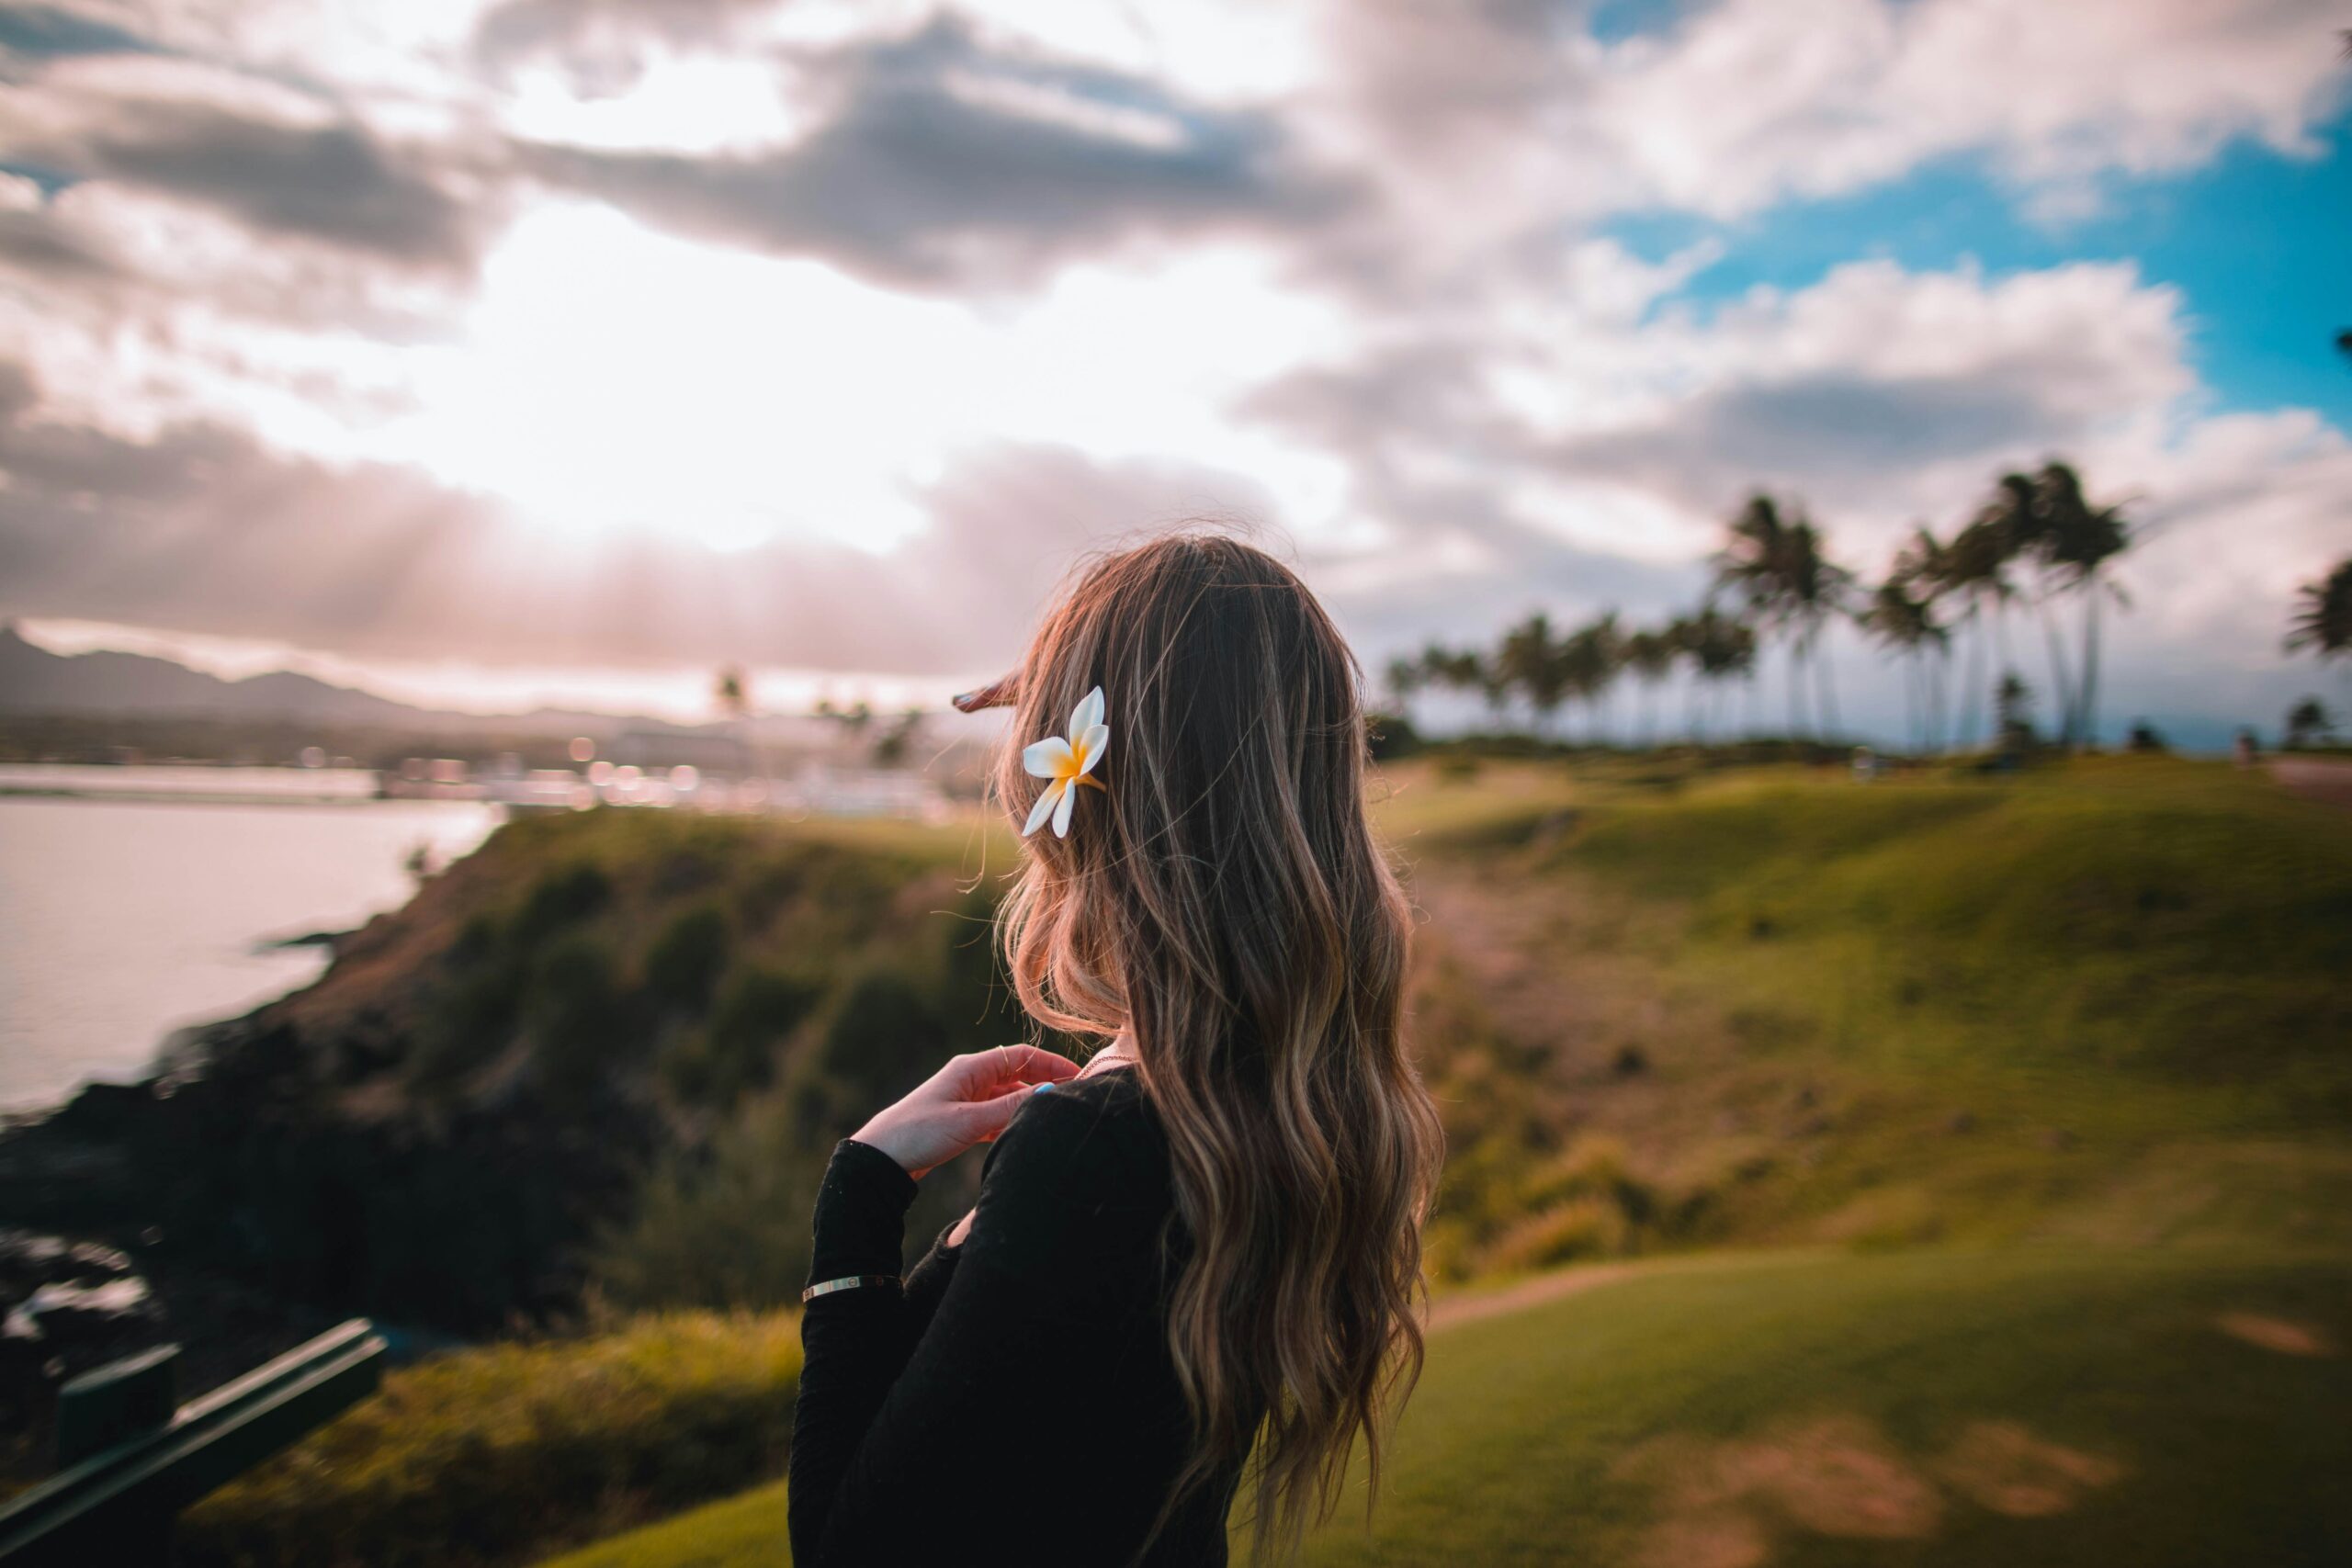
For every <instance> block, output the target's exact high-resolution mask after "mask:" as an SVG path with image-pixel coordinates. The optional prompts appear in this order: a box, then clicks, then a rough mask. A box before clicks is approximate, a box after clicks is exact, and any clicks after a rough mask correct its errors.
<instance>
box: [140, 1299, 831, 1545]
mask: <svg viewBox="0 0 2352 1568" xmlns="http://www.w3.org/2000/svg"><path fill="white" fill-rule="evenodd" d="M799 1377H800V1337H799V1328H798V1320H797V1317H794V1316H791V1315H788V1314H768V1315H762V1316H751V1315H736V1316H722V1315H718V1314H673V1315H668V1316H662V1317H655V1318H647V1319H642V1320H639V1321H638V1322H636V1323H634V1324H631V1325H628V1326H627V1327H626V1328H624V1329H621V1330H620V1331H618V1332H616V1333H612V1334H609V1335H604V1336H599V1337H593V1338H586V1339H578V1340H566V1341H543V1342H539V1343H536V1344H506V1345H497V1346H490V1347H485V1348H481V1349H472V1350H462V1351H458V1352H456V1353H454V1354H451V1355H447V1356H442V1357H438V1358H436V1359H433V1360H429V1361H425V1362H423V1363H420V1364H419V1365H416V1366H413V1367H409V1368H405V1369H403V1370H401V1371H395V1372H393V1373H392V1374H391V1375H390V1377H388V1378H387V1379H386V1380H385V1383H384V1389H383V1392H382V1393H380V1394H379V1395H377V1396H376V1397H375V1398H373V1399H370V1400H368V1401H366V1402H365V1403H363V1404H360V1405H358V1406H357V1407H356V1408H355V1409H353V1410H351V1411H349V1412H348V1413H346V1414H345V1416H342V1417H341V1418H340V1419H338V1420H336V1421H334V1422H333V1423H331V1424H330V1425H328V1426H326V1427H322V1428H321V1429H320V1430H319V1431H317V1432H315V1433H313V1434H311V1436H310V1437H308V1438H304V1439H303V1440H302V1441H301V1442H300V1443H298V1444H296V1445H295V1446H294V1447H293V1448H292V1449H290V1450H288V1451H287V1452H285V1453H283V1454H281V1455H279V1456H278V1457H277V1458H276V1459H273V1460H271V1461H268V1462H267V1463H266V1464H264V1465H262V1466H260V1467H259V1468H258V1469H255V1470H254V1471H252V1472H248V1473H247V1474H246V1475H245V1476H243V1478H241V1479H240V1480H237V1481H235V1482H232V1483H230V1484H229V1485H228V1486H225V1487H223V1488H222V1489H221V1490H220V1491H219V1492H216V1493H214V1494H213V1495H211V1496H210V1497H209V1498H207V1499H205V1500H204V1501H203V1502H202V1503H199V1504H198V1505H197V1506H196V1507H195V1508H193V1509H191V1510H190V1511H189V1512H188V1513H187V1515H186V1516H185V1517H184V1518H183V1519H182V1521H181V1525H180V1531H179V1551H180V1561H181V1562H182V1563H183V1564H185V1565H187V1568H227V1565H231V1564H235V1565H238V1568H279V1565H281V1564H282V1565H287V1568H291V1565H293V1564H298V1563H299V1564H301V1565H303V1568H346V1565H349V1568H356V1565H357V1564H361V1563H366V1564H368V1565H370V1568H408V1565H410V1564H417V1565H424V1564H433V1565H435V1568H489V1565H492V1564H505V1563H514V1562H528V1561H533V1560H535V1559H536V1558H537V1557H538V1556H539V1555H541V1554H543V1553H545V1552H548V1551H554V1550H556V1549H558V1548H560V1547H562V1546H566V1545H570V1544H573V1543H576V1542H579V1541H583V1540H593V1539H595V1538H597V1537H600V1536H603V1535H606V1534H609V1533H612V1532H613V1531H615V1530H618V1529H626V1528H628V1526H630V1525H632V1524H634V1523H637V1522H639V1521H640V1520H643V1519H646V1518H650V1517H656V1516H658V1515H661V1514H664V1513H668V1512H671V1511H673V1510H675V1509H677V1508H680V1507H684V1506H687V1505H689V1504H692V1503H695V1502H698V1501H700V1500H702V1499H703V1498H706V1497H711V1496H717V1495H721V1494H725V1493H729V1492H733V1491H737V1490H739V1489H741V1488H742V1487H744V1486H747V1485H750V1484H751V1483H753V1482H756V1481H758V1480H760V1479H762V1478H763V1477H765V1476H768V1475H772V1474H775V1473H776V1472H778V1471H780V1470H781V1469H782V1468H783V1464H784V1459H785V1455H786V1446H787V1443H788V1441H789V1438H790V1436H791V1427H792V1402H793V1396H794V1393H795V1391H796V1390H797V1387H798V1384H799Z"/></svg>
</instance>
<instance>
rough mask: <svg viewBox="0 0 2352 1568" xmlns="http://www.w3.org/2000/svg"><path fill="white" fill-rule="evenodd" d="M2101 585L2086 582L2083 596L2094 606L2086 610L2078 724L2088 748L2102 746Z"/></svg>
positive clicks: (2078, 701) (2090, 605) (2093, 580)
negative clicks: (2080, 713) (2099, 724)
mask: <svg viewBox="0 0 2352 1568" xmlns="http://www.w3.org/2000/svg"><path fill="white" fill-rule="evenodd" d="M2100 586H2101V584H2100V582H2099V581H2098V577H2097V576H2092V577H2089V578H2086V579H2085V580H2084V589H2083V592H2085V593H2086V594H2087V595H2089V598H2090V603H2089V604H2086V605H2085V606H2084V607H2083V683H2082V687H2081V690H2080V691H2079V693H2078V694H2077V695H2076V698H2075V701H2076V702H2077V703H2078V704H2079V705H2080V706H2081V708H2082V716H2081V718H2080V719H2079V720H2077V732H2078V733H2079V734H2080V735H2081V736H2082V740H2083V744H2084V745H2085V746H2086V747H2091V746H2097V745H2098V602H2099V600H2100V599H2101V598H2102V597H2104V595H2103V594H2101V593H2100V592H2099V589H2100Z"/></svg>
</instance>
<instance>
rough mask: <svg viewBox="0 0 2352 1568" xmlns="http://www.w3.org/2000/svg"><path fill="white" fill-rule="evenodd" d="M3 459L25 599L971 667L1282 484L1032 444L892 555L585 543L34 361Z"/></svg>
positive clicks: (219, 619)
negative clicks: (78, 395)
mask: <svg viewBox="0 0 2352 1568" xmlns="http://www.w3.org/2000/svg"><path fill="white" fill-rule="evenodd" d="M0 471H5V472H6V474H7V475H8V477H9V482H8V484H7V485H6V488H5V489H0V614H6V615H62V616H69V617H75V618H83V619H89V620H96V621H107V622H112V623H116V624H124V625H135V626H151V627H156V628H161V629H166V630H172V631H179V632H186V633H193V634H198V635H206V636H220V637H258V638H265V639H269V640H273V641H282V642H286V643H289V644H292V645H295V646H297V647H301V648H306V649H315V650H319V651H321V652H325V653H331V654H336V655H342V656H346V657H352V658H359V659H366V658H377V659H398V660H420V659H433V658H447V657H449V656H450V655H452V654H453V653H458V654H462V656H463V657H465V658H468V659H470V660H480V661H487V662H491V663H499V662H510V663H520V664H533V665H538V666H542V667H545V666H549V665H560V664H565V663H578V664H588V665H594V666H596V667H600V668H608V669H610V668H628V667H639V668H657V669H668V668H674V667H676V666H678V665H681V664H696V663H711V662H718V661H723V660H737V661H742V662H746V663H750V664H753V665H759V666H770V667H789V668H797V669H807V670H823V671H849V672H882V673H904V674H913V675H932V676H949V675H969V674H972V673H975V672H978V671H983V670H985V669H986V668H987V667H988V666H989V664H991V663H993V662H997V661H1001V660H1009V659H1011V658H1012V656H1013V655H1014V654H1015V653H1017V652H1018V650H1019V649H1020V647H1021V644H1022V640H1023V638H1024V637H1026V635H1027V631H1028V628H1029V626H1031V625H1032V624H1033V622H1034V619H1035V615H1036V614H1037V612H1038V610H1039V609H1040V608H1041V607H1042V606H1043V604H1044V602H1045V599H1046V594H1047V592H1049V591H1050V589H1051V588H1052V586H1053V584H1054V583H1055V581H1057V579H1058V577H1059V576H1060V575H1061V574H1062V573H1063V572H1064V571H1066V570H1069V568H1070V567H1071V566H1072V565H1073V564H1074V563H1075V562H1076V561H1077V560H1078V559H1079V558H1080V556H1081V555H1082V554H1083V553H1084V552H1085V551H1087V550H1088V549H1089V548H1091V547H1096V546H1099V545H1102V544H1104V543H1107V542H1110V541H1113V540H1114V539H1116V538H1118V537H1120V536H1124V535H1127V534H1130V533H1132V532H1134V531H1136V530H1138V529H1144V528H1149V527H1154V526H1159V525H1167V524H1170V523H1173V522H1176V521H1180V520H1182V519H1184V518H1187V517H1193V516H1197V515H1201V514H1203V513H1216V514H1219V515H1227V516H1234V517H1238V518H1243V519H1246V518H1247V517H1249V516H1250V515H1251V514H1253V513H1262V511H1264V510H1266V509H1268V508H1269V505H1270V503H1269V502H1267V500H1266V498H1265V497H1264V496H1263V495H1262V492H1260V491H1256V490H1255V489H1254V488H1253V487H1251V486H1250V484H1249V483H1248V482H1247V481H1245V480H1240V479H1236V478H1235V477H1233V476H1230V475H1222V474H1216V473H1214V472H1209V471H1206V470H1203V469H1199V468H1191V467H1187V466H1184V465H1181V464H1154V463H1132V464H1105V463H1098V462H1096V461H1093V460H1091V459H1090V458H1087V457H1083V456H1081V455H1080V454H1077V453H1074V452H1070V451H1068V450H1065V449H1060V448H1053V447H1010V446H1008V447H1001V448H998V449H994V450H990V451H986V452H981V453H976V454H972V455H971V456H969V457H967V458H966V459H965V460H963V461H961V462H960V463H958V464H957V465H956V466H955V467H953V468H950V469H949V470H947V471H946V472H945V473H944V474H943V475H942V476H941V478H940V479H938V480H937V482H936V483H935V484H933V486H931V487H929V489H928V490H927V491H925V492H924V494H923V496H922V502H923V505H924V511H925V513H926V515H927V516H928V518H929V525H928V526H927V527H926V528H925V529H924V531H923V532H922V533H921V534H920V535H919V536H915V537H913V538H911V539H910V540H908V541H907V542H906V543H904V544H903V545H902V546H900V547H898V548H895V549H892V550H888V551H883V552H875V551H868V550H864V549H859V548H856V547H851V546H846V545H841V544H831V543H820V542H811V541H797V542H778V543H775V544H771V545H768V546H763V547H759V548H756V549H752V550H746V551H740V552H733V553H721V552H718V551H713V550H710V549H708V548H705V547H696V546H693V545H690V544H683V543H679V542H675V541H662V540H659V539H649V538H642V537H639V538H628V539H619V540H608V541H605V542H602V543H598V544H593V545H580V544H571V545H566V544H563V543H561V542H559V541H556V540H553V539H551V538H550V537H549V536H547V535H545V534H544V533H540V532H537V531H536V530H534V529H533V528H531V527H530V526H529V525H526V523H524V522H523V521H521V520H519V519H517V518H516V517H515V516H514V515H513V514H512V513H509V512H508V511H507V510H506V509H505V508H503V506H501V505H500V504H499V503H498V502H495V501H494V500H492V499H489V498H485V497H482V496H480V495H476V494H470V493H468V492H463V491H453V490H450V489H447V487H444V486H440V485H437V484H435V483H434V482H433V481H432V480H431V479H429V478H427V477H426V476H424V474H422V473H421V472H419V471H417V470H415V469H413V468H396V467H391V466H388V465H371V464H360V465H331V464H326V463H322V462H318V461H314V460H311V459H305V458H301V457H293V456H289V455H287V454H284V453H279V452H276V451H273V450H271V449H269V448H268V447H266V446H263V445H262V444H261V443H259V442H258V441H257V440H255V439H254V437H253V436H251V435H250V434H246V433H243V432H242V431H238V430H235V429H232V428H230V427H227V426H223V425H220V424H217V423H194V422H191V423H175V424H172V425H168V426H165V427H164V428H163V429H160V430H158V431H156V432H155V433H153V434H152V435H151V436H149V437H147V438H145V439H131V438H130V437H126V436H123V435H119V434H112V433H109V432H107V431H104V430H100V429H97V428H95V427H93V426H90V425H88V424H85V423H77V422H73V421H68V420H62V419H59V418H56V417H54V416H52V415H51V413H50V412H47V411H46V410H45V408H44V405H43V403H42V400H41V396H40V389H38V387H37V386H36V385H35V384H34V382H33V381H32V379H31V378H29V377H28V376H27V375H26V374H25V373H24V372H23V371H22V370H21V369H20V368H17V367H6V368H5V369H0Z"/></svg>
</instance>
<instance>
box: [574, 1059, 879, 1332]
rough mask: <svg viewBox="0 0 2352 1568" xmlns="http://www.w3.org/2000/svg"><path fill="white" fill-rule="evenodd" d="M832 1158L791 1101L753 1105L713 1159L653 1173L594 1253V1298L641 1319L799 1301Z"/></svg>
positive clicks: (687, 1157)
mask: <svg viewBox="0 0 2352 1568" xmlns="http://www.w3.org/2000/svg"><path fill="white" fill-rule="evenodd" d="M831 1153H832V1148H831V1145H830V1144H827V1143H822V1142H812V1141H811V1140H810V1139H809V1138H808V1137H807V1136H806V1135H805V1134H804V1131H803V1129H802V1128H801V1126H800V1125H799V1119H798V1117H797V1115H796V1114H795V1112H794V1108H793V1106H792V1104H791V1101H790V1100H789V1098H788V1097H787V1096H786V1095H785V1094H783V1093H782V1092H780V1091H779V1092H772V1093H769V1094H764V1095H757V1096H754V1097H752V1098H751V1099H749V1100H746V1101H744V1103H743V1104H742V1106H741V1107H740V1108H739V1109H738V1111H736V1113H735V1115H734V1116H733V1117H731V1118H730V1119H729V1120H728V1121H727V1122H724V1123H723V1124H721V1125H720V1127H719V1128H718V1131H717V1132H716V1133H715V1134H713V1135H712V1137H711V1139H710V1142H709V1145H708V1146H707V1147H706V1148H699V1149H691V1150H689V1149H681V1150H674V1151H672V1152H670V1153H668V1154H665V1155H664V1156H662V1158H661V1159H660V1160H659V1161H657V1162H656V1163H655V1165H654V1166H653V1168H652V1169H651V1170H650V1171H649V1172H647V1174H646V1177H645V1180H644V1182H643V1184H642V1185H641V1186H640V1187H639V1189H638V1192H637V1199H636V1203H635V1205H634V1207H633V1208H632V1209H631V1211H630V1212H629V1213H628V1217H627V1218H626V1220H624V1221H622V1222H621V1223H619V1224H615V1225H612V1226H610V1227H608V1228H607V1229H606V1230H605V1232H604V1233H603V1234H602V1235H599V1236H598V1238H597V1240H596V1242H595V1245H594V1248H593V1249H592V1251H591V1253H590V1256H589V1260H588V1270H589V1277H590V1279H591V1280H593V1281H594V1288H595V1289H596V1290H597V1291H598V1292H601V1293H602V1294H603V1295H604V1297H605V1299H606V1300H608V1301H611V1302H612V1303H615V1304H616V1305H618V1306H621V1307H624V1308H628V1309H632V1310H644V1309H652V1308H669V1307H684V1306H696V1307H722V1308H752V1309H758V1308H762V1307H768V1306H775V1305H781V1304H783V1303H787V1302H790V1301H792V1300H794V1299H795V1298H796V1297H797V1295H798V1293H799V1291H800V1287H801V1286H802V1285H805V1284H807V1283H808V1282H809V1211H810V1209H811V1208H812V1207H813V1206H814V1205H815V1203H816V1201H817V1184H818V1181H819V1179H820V1178H821V1177H822V1175H823V1173H824V1168H825V1162H826V1161H827V1159H828V1158H830V1157H831ZM922 1234H923V1233H922V1230H921V1228H919V1227H918V1228H914V1229H912V1230H910V1235H922Z"/></svg>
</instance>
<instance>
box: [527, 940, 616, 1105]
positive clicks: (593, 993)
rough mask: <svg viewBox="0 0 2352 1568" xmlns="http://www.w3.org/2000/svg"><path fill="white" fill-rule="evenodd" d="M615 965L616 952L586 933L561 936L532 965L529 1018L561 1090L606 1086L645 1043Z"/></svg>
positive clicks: (544, 1067)
mask: <svg viewBox="0 0 2352 1568" xmlns="http://www.w3.org/2000/svg"><path fill="white" fill-rule="evenodd" d="M615 969H616V964H615V963H614V960H613V955H612V953H610V952H609V951H607V950H606V948H605V945H604V944H603V943H602V942H598V941H596V940H595V939H594V937H591V936H589V935H587V934H586V933H584V932H581V933H576V934H573V935H571V936H567V937H564V938H562V939H560V940H559V941H558V942H555V943H553V944H552V945H550V946H549V947H548V950H547V951H546V952H544V953H541V954H539V957H538V960H537V963H535V964H532V966H531V984H530V990H529V994H528V996H527V997H526V1000H525V1003H524V1016H525V1021H526V1023H527V1025H528V1026H529V1028H530V1032H531V1035H532V1038H533V1039H534V1041H535V1042H536V1043H537V1059H538V1063H539V1066H540V1070H541V1071H542V1073H543V1074H544V1075H545V1076H546V1079H547V1082H548V1087H549V1088H550V1089H554V1090H555V1091H556V1092H558V1093H559V1094H567V1095H569V1094H578V1093H585V1092H587V1091H589V1090H591V1089H594V1088H596V1087H599V1086H601V1085H602V1084H603V1083H604V1082H605V1078H606V1077H607V1076H608V1075H609V1074H610V1072H611V1070H612V1069H613V1068H614V1067H615V1066H618V1065H619V1064H620V1062H621V1060H622V1058H623V1057H624V1056H625V1055H627V1054H628V1053H629V1052H630V1051H631V1050H632V1048H634V1047H636V1046H638V1045H639V1044H640V1043H642V1040H643V1035H642V1032H640V1031H639V1028H638V1027H637V1025H636V1021H635V1020H634V1019H632V1018H631V1017H630V1013H629V1010H628V1007H627V1006H625V1005H624V1002H623V998H622V996H621V988H620V985H619V982H618V980H617V978H616V975H615Z"/></svg>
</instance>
